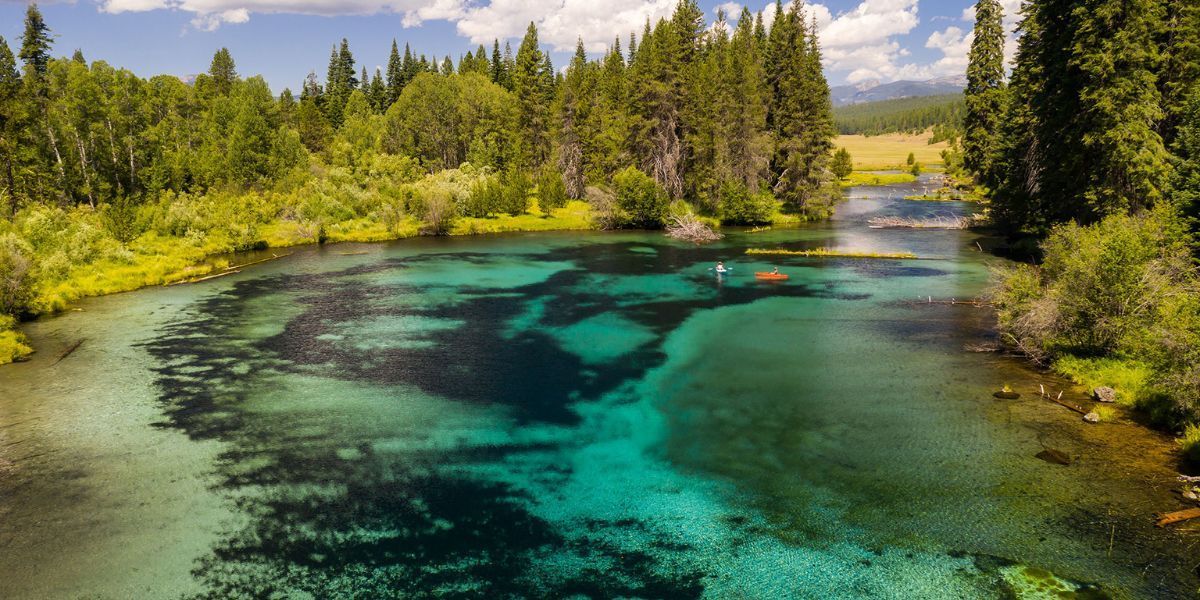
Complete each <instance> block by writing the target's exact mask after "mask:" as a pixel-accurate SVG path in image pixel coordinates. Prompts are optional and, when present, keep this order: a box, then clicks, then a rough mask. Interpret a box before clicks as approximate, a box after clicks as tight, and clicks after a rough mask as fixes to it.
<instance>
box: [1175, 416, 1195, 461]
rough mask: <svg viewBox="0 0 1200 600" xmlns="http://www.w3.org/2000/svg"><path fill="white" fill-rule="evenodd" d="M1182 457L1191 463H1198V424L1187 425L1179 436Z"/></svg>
mask: <svg viewBox="0 0 1200 600" xmlns="http://www.w3.org/2000/svg"><path fill="white" fill-rule="evenodd" d="M1178 441H1179V446H1180V448H1181V449H1182V450H1183V457H1184V458H1186V459H1187V460H1188V462H1190V463H1192V464H1200V425H1188V426H1187V427H1185V428H1184V429H1183V435H1182V436H1181V437H1180V438H1179V440H1178Z"/></svg>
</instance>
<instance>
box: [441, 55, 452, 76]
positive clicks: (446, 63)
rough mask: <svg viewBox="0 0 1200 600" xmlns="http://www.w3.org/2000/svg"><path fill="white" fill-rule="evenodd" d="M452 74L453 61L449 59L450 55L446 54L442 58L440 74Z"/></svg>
mask: <svg viewBox="0 0 1200 600" xmlns="http://www.w3.org/2000/svg"><path fill="white" fill-rule="evenodd" d="M453 74H454V61H452V60H450V55H449V54H447V55H446V58H444V59H442V75H453Z"/></svg>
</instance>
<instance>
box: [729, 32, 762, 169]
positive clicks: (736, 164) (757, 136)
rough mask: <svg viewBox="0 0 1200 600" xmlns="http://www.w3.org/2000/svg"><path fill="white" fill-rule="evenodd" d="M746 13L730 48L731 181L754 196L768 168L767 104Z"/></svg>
mask: <svg viewBox="0 0 1200 600" xmlns="http://www.w3.org/2000/svg"><path fill="white" fill-rule="evenodd" d="M752 21H753V18H752V17H751V16H750V11H749V9H745V8H743V9H742V14H741V16H740V17H739V18H738V26H737V29H736V30H735V31H734V34H733V39H732V42H731V44H730V47H729V53H730V60H729V70H728V72H727V73H726V75H727V76H728V77H729V78H730V81H729V86H730V93H731V94H732V98H733V107H732V108H731V110H730V112H729V114H728V115H725V118H727V119H728V120H729V125H730V128H729V142H730V161H731V167H732V170H733V177H734V178H735V180H737V181H738V182H739V183H741V184H742V185H744V186H746V188H748V189H749V190H750V191H752V192H757V191H758V189H759V187H760V185H761V184H762V183H763V181H764V178H765V176H766V173H767V168H768V166H769V162H770V158H769V153H770V150H769V148H770V139H769V136H768V135H767V134H766V125H767V101H768V98H767V96H766V94H765V89H764V87H763V81H764V75H763V69H762V56H761V54H760V52H759V44H758V41H757V38H756V34H755V32H754V25H753V24H752Z"/></svg>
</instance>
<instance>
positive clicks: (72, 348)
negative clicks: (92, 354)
mask: <svg viewBox="0 0 1200 600" xmlns="http://www.w3.org/2000/svg"><path fill="white" fill-rule="evenodd" d="M86 340H87V338H83V339H81V340H79V341H78V342H75V343H74V344H71V345H70V346H68V347H67V349H66V350H63V351H62V354H59V355H58V359H56V360H55V361H54V362H53V363H51V364H55V365H57V364H58V363H60V362H62V360H63V359H64V358H66V357H68V356H70V355H71V353H72V352H74V351H76V350H78V349H79V347H80V346H82V345H83V342H85V341H86Z"/></svg>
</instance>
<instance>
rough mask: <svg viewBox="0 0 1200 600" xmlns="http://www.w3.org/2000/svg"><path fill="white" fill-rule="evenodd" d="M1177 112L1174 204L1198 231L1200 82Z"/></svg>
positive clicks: (1199, 218)
mask: <svg viewBox="0 0 1200 600" xmlns="http://www.w3.org/2000/svg"><path fill="white" fill-rule="evenodd" d="M1177 115H1178V118H1179V121H1178V123H1179V126H1178V128H1177V130H1178V135H1176V137H1175V143H1174V144H1173V145H1172V147H1171V150H1172V151H1173V153H1174V155H1175V172H1174V175H1173V177H1172V182H1171V183H1172V188H1173V195H1174V201H1175V204H1176V206H1178V207H1179V208H1180V212H1181V213H1182V214H1183V215H1184V216H1185V217H1186V218H1187V219H1188V221H1189V225H1190V226H1191V229H1192V231H1194V232H1195V231H1200V85H1195V86H1193V87H1192V93H1191V95H1190V96H1189V97H1187V98H1185V101H1184V103H1183V106H1182V107H1181V108H1180V109H1179V111H1178V112H1177Z"/></svg>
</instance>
